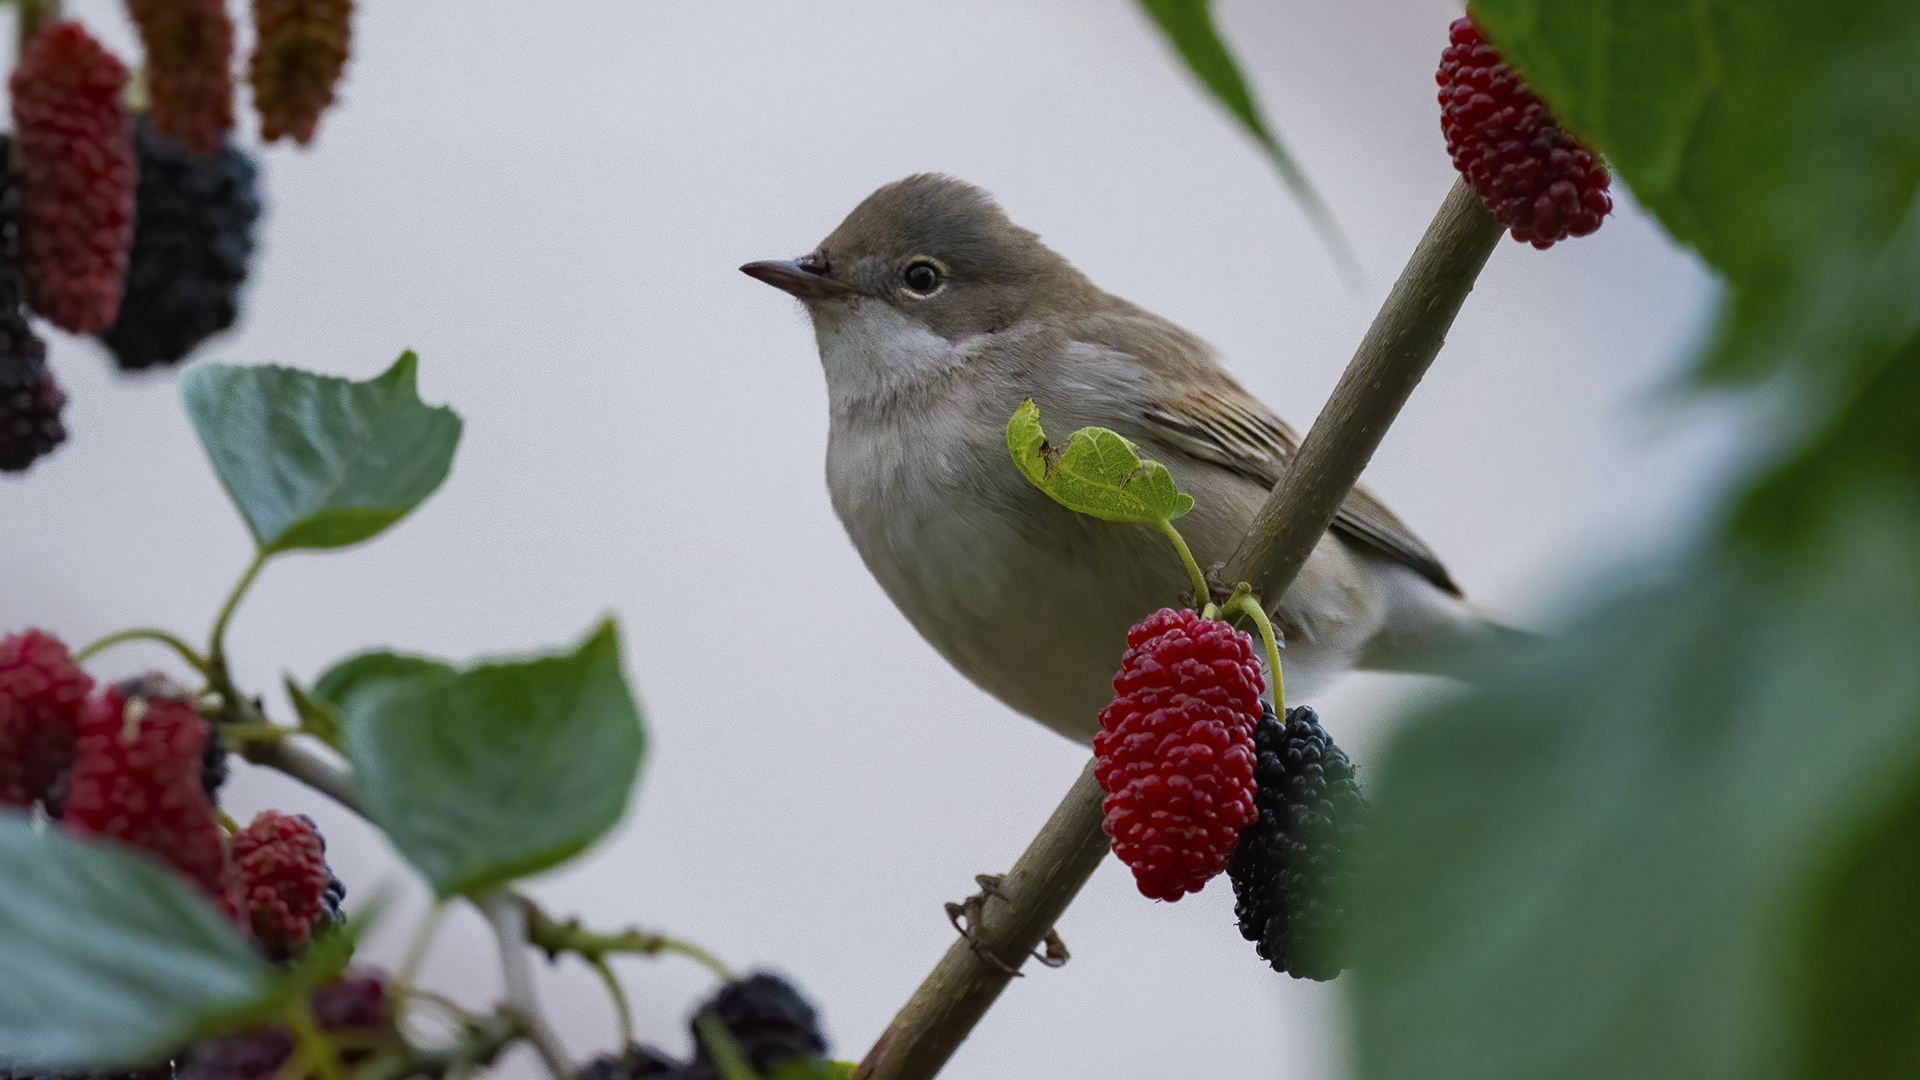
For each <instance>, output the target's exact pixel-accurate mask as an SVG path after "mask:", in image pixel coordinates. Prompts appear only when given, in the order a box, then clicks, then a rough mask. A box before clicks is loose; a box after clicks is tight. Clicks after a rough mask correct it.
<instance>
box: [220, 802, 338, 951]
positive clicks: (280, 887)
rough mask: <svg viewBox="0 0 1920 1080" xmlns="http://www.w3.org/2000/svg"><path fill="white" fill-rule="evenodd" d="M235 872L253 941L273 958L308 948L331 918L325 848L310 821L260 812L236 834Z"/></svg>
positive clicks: (330, 876) (328, 875)
mask: <svg viewBox="0 0 1920 1080" xmlns="http://www.w3.org/2000/svg"><path fill="white" fill-rule="evenodd" d="M233 863H234V870H235V871H236V872H237V873H238V875H239V877H240V887H241V889H242V890H243V892H244V893H245V896H246V902H247V917H248V919H249V920H251V922H252V924H253V936H254V937H255V938H256V939H258V940H259V942H260V945H261V947H262V948H264V949H266V951H267V952H268V954H269V955H273V956H286V955H288V954H290V953H292V952H293V951H295V950H296V949H298V948H300V947H301V946H302V945H305V944H306V943H307V941H308V940H309V939H310V938H311V937H312V936H313V931H314V929H315V925H316V924H317V923H319V922H320V921H321V920H322V919H324V918H325V917H326V915H327V888H328V886H329V884H330V883H331V882H332V881H333V875H332V874H331V873H329V872H328V871H327V848H326V844H325V843H323V842H322V841H321V839H320V833H319V831H318V830H316V829H315V828H314V825H313V821H312V819H310V818H307V817H302V816H294V815H289V814H282V813H279V812H277V811H273V810H264V811H261V813H260V814H259V816H257V817H255V818H254V819H253V823H252V824H250V825H248V826H247V827H246V828H244V829H241V830H240V831H239V832H237V833H235V834H233Z"/></svg>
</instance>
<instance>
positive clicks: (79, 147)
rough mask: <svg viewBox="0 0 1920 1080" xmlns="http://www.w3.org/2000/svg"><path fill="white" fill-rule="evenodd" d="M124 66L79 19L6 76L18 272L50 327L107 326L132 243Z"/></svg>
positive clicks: (61, 26) (46, 33)
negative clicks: (14, 155)
mask: <svg viewBox="0 0 1920 1080" xmlns="http://www.w3.org/2000/svg"><path fill="white" fill-rule="evenodd" d="M126 82H127V69H126V67H125V65H123V64H121V63H120V61H119V60H117V59H115V58H114V56H113V54H112V53H109V52H107V50H105V49H104V48H101V46H100V43H99V42H97V41H95V40H94V39H93V37H92V36H91V35H89V34H88V33H87V31H86V30H85V29H84V28H83V27H81V25H80V24H79V23H77V22H62V23H54V24H53V25H51V26H48V27H46V28H44V29H42V30H41V31H40V32H39V33H38V34H36V35H34V38H33V40H32V41H31V42H29V43H28V44H27V47H26V49H25V51H23V52H22V53H21V55H20V63H19V66H17V67H15V68H14V69H13V77H12V79H11V80H10V82H9V86H10V87H11V88H12V91H13V123H14V132H15V137H16V139H17V140H18V145H19V152H20V164H21V178H20V270H21V276H22V277H23V279H24V283H25V286H26V300H27V303H28V305H29V306H31V307H32V308H33V310H34V311H35V312H37V313H39V314H40V315H41V316H43V317H45V318H46V320H47V321H48V322H51V323H53V324H54V325H55V326H58V327H60V328H61V329H63V330H66V331H69V332H71V333H75V334H90V333H92V332H94V331H95V330H99V329H100V328H102V327H104V326H107V325H108V324H110V323H112V322H113V317H114V313H115V312H116V311H117V310H118V309H119V307H120V287H121V281H122V279H123V278H124V277H125V276H126V270H127V249H128V247H129V245H130V244H131V243H132V241H133V185H134V174H133V131H132V125H131V122H130V121H129V119H128V115H127V106H126V103H125V101H124V100H123V99H122V97H121V94H122V91H123V90H124V89H125V88H126Z"/></svg>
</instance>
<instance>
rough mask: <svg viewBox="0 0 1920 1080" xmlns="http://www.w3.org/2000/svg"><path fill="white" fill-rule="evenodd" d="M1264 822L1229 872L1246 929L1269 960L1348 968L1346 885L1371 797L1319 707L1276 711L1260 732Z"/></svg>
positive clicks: (1304, 973)
mask: <svg viewBox="0 0 1920 1080" xmlns="http://www.w3.org/2000/svg"><path fill="white" fill-rule="evenodd" d="M1254 744H1255V747H1256V749H1257V750H1258V752H1259V761H1258V764H1257V765H1256V766H1255V768H1254V776H1255V778H1256V779H1257V780H1258V781H1259V785H1260V793H1259V795H1258V796H1256V797H1255V802H1256V804H1257V805H1258V806H1259V809H1260V818H1259V820H1258V821H1256V822H1254V823H1253V824H1251V825H1249V826H1247V828H1246V830H1245V831H1244V832H1242V833H1241V834H1240V844H1239V847H1238V848H1237V849H1236V850H1235V851H1234V854H1233V861H1232V862H1231V863H1230V864H1229V866H1228V868H1227V873H1228V874H1229V875H1230V876H1231V877H1232V879H1233V894H1234V900H1235V903H1234V914H1235V916H1237V917H1238V919H1239V921H1240V933H1241V935H1242V936H1243V937H1245V938H1246V939H1247V940H1249V941H1252V942H1254V943H1255V949H1256V951H1257V952H1258V953H1259V954H1260V958H1261V959H1262V960H1265V961H1267V962H1268V963H1270V964H1272V965H1273V969H1274V970H1275V971H1284V972H1286V973H1287V974H1289V975H1292V976H1293V977H1294V978H1296V979H1316V980H1321V981H1324V980H1327V979H1331V978H1333V977H1334V976H1336V975H1338V974H1340V970H1341V968H1343V967H1344V966H1345V964H1344V963H1343V961H1342V958H1341V953H1340V949H1339V944H1338V940H1337V939H1338V923H1339V919H1340V917H1341V914H1342V912H1341V909H1340V907H1339V902H1338V893H1339V889H1340V882H1341V879H1342V878H1343V877H1344V875H1345V873H1346V871H1345V869H1344V868H1343V866H1342V861H1343V859H1344V857H1345V855H1346V854H1347V853H1348V852H1350V851H1351V850H1352V847H1353V842H1354V839H1355V835H1356V834H1357V833H1358V831H1359V830H1360V829H1361V828H1362V826H1363V823H1364V820H1365V817H1366V812H1367V803H1366V799H1365V798H1364V797H1363V796H1362V795H1361V794H1360V784H1359V781H1357V780H1356V779H1355V778H1354V773H1353V764H1352V762H1350V761H1348V760H1347V755H1346V753H1345V752H1344V751H1342V750H1341V749H1340V748H1339V747H1337V746H1335V745H1334V744H1333V736H1331V735H1329V734H1327V729H1326V728H1324V727H1322V726H1320V719H1319V717H1317V716H1315V715H1314V712H1313V710H1312V709H1309V708H1306V707H1304V706H1303V707H1300V708H1296V709H1289V710H1287V721H1286V723H1285V724H1282V723H1281V722H1280V721H1279V719H1278V718H1277V717H1275V716H1274V714H1273V711H1272V709H1268V710H1267V712H1266V714H1265V715H1264V716H1262V717H1261V718H1260V725H1259V727H1258V728H1257V729H1256V731H1255V733H1254Z"/></svg>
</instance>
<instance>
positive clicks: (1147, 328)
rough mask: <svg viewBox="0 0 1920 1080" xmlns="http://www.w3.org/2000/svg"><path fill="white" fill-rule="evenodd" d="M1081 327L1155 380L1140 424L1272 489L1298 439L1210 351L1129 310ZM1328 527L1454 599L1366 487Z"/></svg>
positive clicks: (1452, 588) (1437, 569) (1426, 551)
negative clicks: (1140, 365) (1128, 357)
mask: <svg viewBox="0 0 1920 1080" xmlns="http://www.w3.org/2000/svg"><path fill="white" fill-rule="evenodd" d="M1102 324H1105V325H1104V326H1103V325H1102ZM1082 328H1083V329H1084V330H1089V331H1092V333H1091V334H1089V335H1088V336H1093V337H1097V338H1099V339H1101V340H1099V341H1098V342H1097V343H1098V344H1100V345H1101V346H1103V347H1105V348H1110V349H1115V350H1117V351H1122V352H1126V353H1128V354H1129V355H1132V356H1133V357H1134V358H1135V359H1137V360H1139V361H1140V362H1141V363H1143V364H1145V365H1146V366H1147V367H1148V368H1149V369H1152V370H1153V371H1154V373H1155V374H1157V375H1159V376H1161V377H1160V378H1157V379H1150V380H1148V382H1147V383H1146V385H1144V386H1143V387H1142V389H1143V390H1144V391H1146V394H1147V396H1148V398H1149V400H1148V401H1147V402H1146V403H1145V405H1144V407H1143V409H1142V414H1141V419H1142V420H1143V421H1144V422H1145V423H1146V425H1147V426H1148V428H1149V429H1150V430H1152V431H1153V432H1155V434H1156V435H1158V436H1159V437H1160V438H1161V440H1162V441H1164V442H1166V443H1168V444H1169V445H1171V446H1173V447H1175V448H1177V449H1179V450H1181V451H1183V452H1185V453H1186V454H1188V455H1190V456H1192V457H1195V458H1198V459H1199V460H1201V461H1206V462H1210V463H1212V464H1214V465H1217V466H1219V467H1220V468H1223V469H1226V470H1227V471H1229V472H1232V473H1234V474H1236V475H1238V476H1241V477H1243V478H1245V479H1247V480H1249V481H1252V482H1253V483H1256V484H1258V485H1260V487H1262V488H1263V489H1268V490H1271V489H1272V488H1273V485H1274V484H1276V483H1278V482H1279V481H1280V478H1281V477H1282V476H1284V475H1285V474H1286V470H1287V466H1288V463H1290V462H1291V461H1292V460H1293V455H1294V453H1295V452H1296V451H1297V450H1299V448H1300V436H1299V435H1297V434H1295V432H1294V430H1293V429H1292V428H1291V427H1289V426H1287V422H1286V421H1285V420H1282V419H1280V418H1279V417H1278V416H1276V415H1274V413H1273V410H1271V409H1269V408H1267V407H1266V406H1265V405H1263V404H1261V403H1260V401H1259V399H1258V398H1255V397H1254V396H1253V395H1252V394H1249V393H1247V392H1246V390H1244V389H1242V388H1241V386H1240V384H1239V383H1237V382H1234V381H1233V378H1232V376H1230V375H1228V374H1227V373H1226V371H1225V370H1223V369H1222V368H1221V367H1220V365H1219V362H1218V361H1217V360H1215V359H1214V355H1213V349H1212V347H1211V346H1209V345H1207V344H1206V343H1205V342H1203V341H1201V340H1200V339H1199V338H1196V337H1194V336H1193V335H1191V334H1189V333H1187V332H1186V331H1184V330H1181V329H1180V328H1179V327H1177V326H1175V325H1173V324H1172V323H1169V322H1167V321H1166V320H1164V319H1161V318H1159V317H1158V316H1155V315H1151V314H1149V313H1147V312H1145V311H1141V310H1140V309H1138V308H1132V306H1131V305H1126V307H1125V308H1124V309H1122V310H1120V311H1114V312H1112V313H1111V314H1107V315H1105V316H1103V317H1100V318H1097V319H1094V320H1088V323H1086V324H1083V326H1082ZM1103 330H1104V331H1105V332H1102V331H1103ZM1143 353H1144V354H1146V355H1142V354H1143ZM1332 529H1333V531H1334V532H1336V533H1339V534H1341V535H1342V536H1344V537H1346V538H1347V539H1349V540H1353V541H1356V542H1358V543H1360V544H1363V545H1365V546H1366V547H1369V548H1372V549H1373V550H1375V551H1377V552H1379V553H1380V554H1382V555H1385V556H1386V557H1388V558H1390V559H1393V560H1394V561H1396V562H1399V563H1402V564H1404V565H1406V566H1407V567H1409V568H1411V569H1413V570H1414V571H1416V572H1418V573H1419V574H1420V576H1422V577H1424V578H1426V579H1427V580H1428V581H1431V582H1433V584H1434V585H1436V586H1438V587H1439V588H1441V589H1444V590H1446V591H1447V592H1449V593H1452V594H1454V595H1456V596H1457V595H1459V594H1460V588H1459V586H1457V585H1455V584H1454V582H1453V578H1452V576H1451V575H1449V574H1448V573H1447V568H1446V567H1445V566H1444V565H1442V564H1441V562H1440V559H1439V557H1438V556H1436V555H1435V554H1434V553H1433V549H1431V548H1429V547H1427V545H1426V544H1425V543H1424V542H1422V541H1421V539H1420V538H1419V537H1418V536H1415V535H1414V533H1413V530H1412V529H1409V528H1408V527H1407V525H1406V523H1405V522H1403V521H1401V520H1400V519H1399V518H1398V517H1395V516H1394V514H1393V511H1391V510H1388V509H1387V507H1386V504H1384V503H1382V502H1381V501H1380V500H1379V499H1378V498H1376V497H1375V496H1374V494H1373V493H1372V492H1370V491H1368V490H1367V489H1366V488H1364V487H1361V486H1359V485H1357V484H1356V485H1355V486H1354V488H1353V490H1352V491H1351V492H1350V493H1348V495H1347V498H1346V501H1345V502H1343V503H1341V504H1340V509H1339V511H1338V512H1337V513H1336V514H1335V515H1334V518H1333V526H1332Z"/></svg>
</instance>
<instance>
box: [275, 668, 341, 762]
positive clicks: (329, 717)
mask: <svg viewBox="0 0 1920 1080" xmlns="http://www.w3.org/2000/svg"><path fill="white" fill-rule="evenodd" d="M280 682H281V684H282V685H284V686H285V687H286V688H287V698H288V700H290V701H292V702H293V711H294V712H295V713H298V714H299V716H300V730H301V731H304V732H306V733H307V734H309V735H311V736H313V737H314V738H316V739H319V740H320V741H321V742H324V743H326V744H327V745H328V746H331V747H333V748H334V749H335V750H340V749H343V748H344V747H345V746H346V743H345V741H343V740H342V738H341V735H340V723H341V717H340V710H339V708H338V707H337V706H335V705H334V703H333V702H331V701H328V700H326V699H325V698H321V697H316V696H314V695H313V694H312V693H311V692H309V691H306V690H302V689H301V688H300V684H299V683H297V682H294V681H293V676H291V675H288V676H285V677H283V678H282V679H281V680H280Z"/></svg>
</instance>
